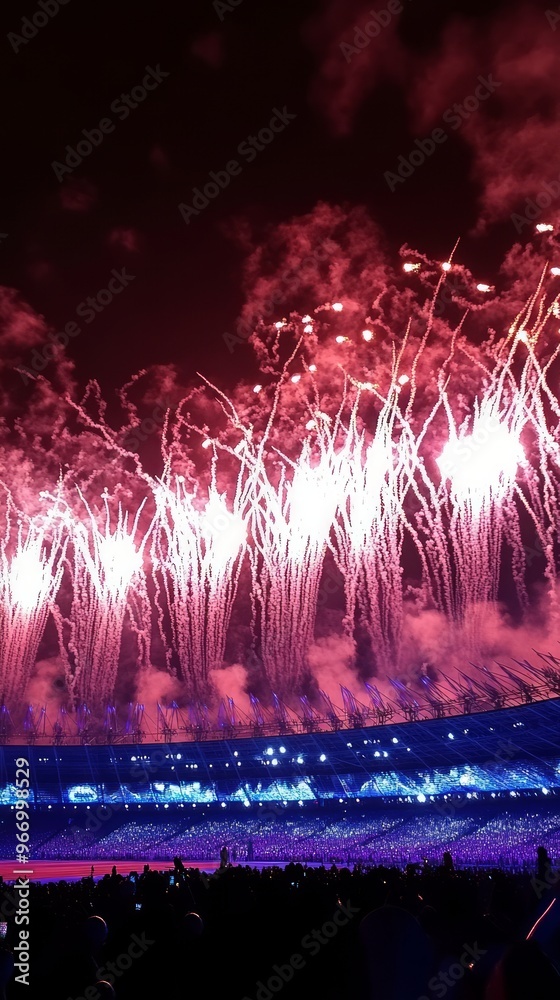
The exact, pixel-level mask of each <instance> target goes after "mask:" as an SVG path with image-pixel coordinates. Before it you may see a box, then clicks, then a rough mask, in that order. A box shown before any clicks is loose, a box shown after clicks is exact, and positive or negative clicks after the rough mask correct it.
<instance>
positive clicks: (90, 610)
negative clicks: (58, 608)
mask: <svg viewBox="0 0 560 1000" xmlns="http://www.w3.org/2000/svg"><path fill="white" fill-rule="evenodd" d="M101 499H102V500H103V511H102V513H101V514H100V515H98V516H96V515H95V514H94V512H93V511H92V510H91V508H90V506H89V504H88V503H87V502H86V500H85V499H84V498H83V497H81V500H82V503H83V508H84V511H85V515H86V517H85V520H84V521H81V520H78V519H77V518H71V519H70V517H69V514H67V515H66V522H67V523H69V525H70V538H71V544H72V550H73V560H72V563H71V567H70V575H71V581H72V608H71V612H70V619H69V621H68V623H67V625H68V631H69V638H68V642H67V652H68V671H67V682H68V688H69V690H70V692H71V693H72V695H73V697H74V698H75V699H77V700H78V701H79V702H86V703H87V704H90V705H102V704H103V703H106V702H107V701H108V700H109V699H110V698H112V697H113V693H114V688H115V682H116V677H117V669H118V663H119V653H120V649H121V639H122V631H123V626H124V620H125V615H126V612H127V609H129V608H131V607H132V604H131V602H130V601H129V594H130V595H131V600H132V603H136V604H137V603H138V602H139V600H140V598H141V595H142V591H143V559H142V544H140V545H139V546H137V544H136V542H135V536H136V535H137V532H138V520H139V517H140V513H141V509H140V510H138V511H137V513H136V515H135V517H134V518H133V520H132V524H131V526H130V527H129V516H128V514H127V513H124V512H123V511H122V509H121V507H120V505H119V507H118V511H117V517H116V523H115V524H114V526H112V524H111V521H112V518H111V511H110V507H109V498H108V496H107V495H106V494H104V495H103V496H102V498H101ZM99 521H101V523H102V525H103V527H100V526H99V523H98V522H99ZM131 614H132V612H131Z"/></svg>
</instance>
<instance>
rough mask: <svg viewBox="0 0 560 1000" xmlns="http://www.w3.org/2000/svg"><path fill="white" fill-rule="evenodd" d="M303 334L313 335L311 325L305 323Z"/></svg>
mask: <svg viewBox="0 0 560 1000" xmlns="http://www.w3.org/2000/svg"><path fill="white" fill-rule="evenodd" d="M303 332H304V333H313V327H312V325H311V323H307V325H306V326H304V328H303Z"/></svg>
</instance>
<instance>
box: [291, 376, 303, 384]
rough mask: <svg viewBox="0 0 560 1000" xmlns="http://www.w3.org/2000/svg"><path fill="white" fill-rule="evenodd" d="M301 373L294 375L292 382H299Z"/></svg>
mask: <svg viewBox="0 0 560 1000" xmlns="http://www.w3.org/2000/svg"><path fill="white" fill-rule="evenodd" d="M300 378H301V375H292V382H294V383H295V382H299V380H300Z"/></svg>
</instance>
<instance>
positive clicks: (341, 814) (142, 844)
mask: <svg viewBox="0 0 560 1000" xmlns="http://www.w3.org/2000/svg"><path fill="white" fill-rule="evenodd" d="M8 815H9V814H8ZM33 819H34V830H33V831H32V841H33V848H32V851H33V856H34V857H36V858H38V859H43V860H49V859H53V860H54V859H68V860H70V859H90V858H91V859H94V858H99V859H102V858H103V859H115V860H117V859H127V858H130V859H138V860H145V859H150V860H151V859H154V860H166V859H170V858H172V857H174V856H175V855H179V856H180V857H182V858H183V860H185V861H201V862H203V861H211V862H215V861H216V860H217V859H218V858H219V854H220V848H221V847H222V845H223V844H227V846H228V849H229V853H230V860H232V861H234V862H237V863H246V862H247V860H254V861H256V862H263V863H266V862H281V861H302V862H315V863H321V862H323V863H333V862H335V863H340V864H349V863H358V862H369V863H375V864H392V865H405V864H407V863H411V862H412V863H420V862H422V861H424V860H427V861H428V862H430V863H434V862H436V861H439V860H440V859H441V857H442V854H443V852H444V851H450V852H451V853H452V855H453V857H454V859H455V861H456V863H457V864H458V865H464V866H470V865H477V866H484V865H488V864H498V863H499V864H500V865H502V866H506V867H510V868H516V867H523V865H525V864H526V863H528V862H532V861H533V859H534V857H535V852H536V849H537V847H538V846H539V845H540V844H544V845H545V846H546V847H547V849H548V850H549V853H550V854H551V856H552V858H553V859H555V858H560V804H558V805H557V804H556V802H555V801H554V800H553V801H551V800H549V801H546V800H545V799H544V798H543V799H542V800H537V799H534V798H533V799H531V800H530V805H528V803H527V802H525V801H521V800H518V801H517V802H512V804H511V806H510V805H509V804H507V805H505V804H504V802H503V800H501V801H499V802H498V801H492V800H490V801H487V802H485V803H480V802H477V803H472V804H471V803H470V802H468V803H467V801H466V800H459V802H458V805H457V806H456V807H451V806H449V805H447V807H445V805H444V804H443V805H442V804H441V803H438V802H437V801H436V802H427V803H424V804H423V805H420V804H404V805H402V806H399V807H397V806H379V805H377V806H375V807H372V806H371V805H369V804H368V805H367V807H359V808H358V807H357V806H354V807H353V808H348V807H347V805H346V804H344V805H340V807H339V808H338V809H336V808H335V807H332V806H331V807H329V808H328V809H324V808H322V809H318V810H317V809H314V810H313V811H311V810H310V811H307V810H294V809H293V808H286V809H283V808H282V807H277V808H275V809H274V810H272V809H267V808H266V807H264V808H263V809H262V811H261V810H260V809H259V810H258V812H257V810H253V812H252V813H251V814H250V815H241V814H239V813H238V814H237V815H235V816H231V818H229V817H227V816H223V818H222V815H220V817H219V818H217V817H216V814H215V813H214V815H213V816H208V815H204V816H200V815H199V816H196V817H195V816H193V815H191V814H190V813H189V814H188V815H187V814H186V813H185V812H184V811H183V810H179V809H175V810H171V809H170V810H169V811H166V813H165V814H162V813H161V812H159V813H156V812H155V810H154V808H152V809H150V808H149V807H148V808H143V809H142V813H141V814H140V813H139V814H138V815H135V816H134V818H132V816H131V815H130V813H129V812H124V810H120V811H119V810H116V811H111V810H110V809H108V810H107V815H106V816H105V817H103V816H101V817H100V816H99V815H97V816H96V814H95V813H94V812H93V811H88V812H86V811H85V810H84V811H81V812H78V813H72V814H71V815H70V816H68V813H61V812H60V811H58V810H53V811H51V812H49V813H42V814H40V815H39V814H35V815H34V817H33ZM4 831H5V832H4V838H6V837H7V828H6V824H4ZM0 849H1V844H0ZM4 849H5V850H7V846H6V847H5V848H4ZM8 856H9V854H8Z"/></svg>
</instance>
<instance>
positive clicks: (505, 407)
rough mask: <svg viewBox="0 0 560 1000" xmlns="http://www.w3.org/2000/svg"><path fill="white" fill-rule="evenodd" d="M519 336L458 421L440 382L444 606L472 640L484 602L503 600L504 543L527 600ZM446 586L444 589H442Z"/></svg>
mask: <svg viewBox="0 0 560 1000" xmlns="http://www.w3.org/2000/svg"><path fill="white" fill-rule="evenodd" d="M516 348H517V343H516V342H515V341H514V342H513V344H512V346H511V349H510V351H509V354H508V355H507V358H506V360H505V362H503V363H502V364H500V365H499V367H498V369H497V371H494V372H492V378H491V380H490V383H489V385H488V386H487V388H486V390H485V391H484V393H483V395H482V398H481V399H475V400H474V403H473V406H472V411H471V414H470V415H469V416H468V417H466V418H465V419H464V420H463V421H462V423H461V424H460V425H459V426H457V423H456V421H455V418H454V415H453V409H452V406H451V404H450V400H449V393H448V391H447V390H446V388H445V387H443V386H442V388H441V402H442V405H443V409H444V412H445V415H446V417H447V421H448V435H449V436H448V440H447V442H446V444H445V446H444V447H443V450H442V451H441V454H440V455H439V457H438V458H437V459H436V461H437V465H438V467H439V471H440V474H441V485H440V489H439V491H438V499H439V503H440V504H441V505H442V507H443V510H444V516H443V519H442V521H440V522H439V525H438V527H439V528H441V524H442V523H443V524H444V526H445V529H446V539H447V548H448V551H449V552H450V556H451V563H452V574H451V576H452V592H451V594H450V593H449V590H446V592H447V594H448V599H449V606H448V607H447V608H446V609H445V610H446V611H447V613H450V615H451V617H452V619H453V620H454V621H455V622H459V623H462V624H463V625H465V627H466V629H467V632H468V633H469V635H470V638H471V640H472V642H473V643H476V636H477V633H479V631H480V624H481V618H480V616H481V615H483V614H484V608H485V607H489V606H490V605H491V604H493V603H494V602H495V601H496V600H497V599H498V589H499V584H500V569H501V559H502V551H503V546H504V542H505V541H506V540H507V542H508V544H509V545H510V546H511V548H512V560H511V567H512V576H513V581H514V584H515V587H516V590H517V595H518V599H519V602H520V605H521V606H525V605H526V603H527V594H526V588H525V580H524V569H525V559H524V552H523V543H522V539H521V530H520V524H519V514H518V511H517V508H516V505H515V503H514V496H515V494H516V481H517V478H518V476H519V475H520V472H521V470H522V468H523V467H524V466H525V465H526V458H525V452H524V449H523V445H522V443H521V436H522V433H523V431H524V428H525V426H526V424H527V420H528V415H527V402H528V388H527V385H526V380H525V374H526V371H525V369H524V370H523V373H522V378H521V380H520V381H519V382H517V381H516V379H515V374H514V371H513V362H514V359H515V353H516ZM444 589H446V588H444Z"/></svg>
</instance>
